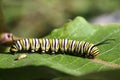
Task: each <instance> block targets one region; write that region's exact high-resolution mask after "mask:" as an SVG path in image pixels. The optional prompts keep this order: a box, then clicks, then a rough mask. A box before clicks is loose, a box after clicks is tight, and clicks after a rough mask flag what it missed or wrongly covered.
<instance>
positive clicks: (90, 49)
mask: <svg viewBox="0 0 120 80" xmlns="http://www.w3.org/2000/svg"><path fill="white" fill-rule="evenodd" d="M93 46H94V45H93V44H92V45H91V46H90V48H89V49H88V53H90V51H91V48H92V47H93Z"/></svg>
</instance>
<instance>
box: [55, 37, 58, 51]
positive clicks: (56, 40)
mask: <svg viewBox="0 0 120 80" xmlns="http://www.w3.org/2000/svg"><path fill="white" fill-rule="evenodd" d="M55 42H56V46H55V51H56V52H57V47H58V45H59V42H58V39H55Z"/></svg>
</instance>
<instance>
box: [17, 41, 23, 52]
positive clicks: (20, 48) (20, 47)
mask: <svg viewBox="0 0 120 80" xmlns="http://www.w3.org/2000/svg"><path fill="white" fill-rule="evenodd" d="M16 46H17V48H18V50H22V46H21V44H20V41H17V44H16Z"/></svg>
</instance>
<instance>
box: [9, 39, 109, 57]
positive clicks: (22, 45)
mask: <svg viewBox="0 0 120 80" xmlns="http://www.w3.org/2000/svg"><path fill="white" fill-rule="evenodd" d="M106 41H107V40H105V41H102V42H99V43H97V44H92V43H88V42H86V41H76V40H70V39H46V38H43V39H37V38H33V39H20V40H17V41H15V42H14V43H13V45H12V46H11V48H10V52H11V53H13V54H15V53H17V52H39V53H51V54H54V53H64V54H72V55H77V56H81V57H86V58H95V56H97V55H98V54H99V49H98V48H97V46H99V45H102V44H105V42H106Z"/></svg>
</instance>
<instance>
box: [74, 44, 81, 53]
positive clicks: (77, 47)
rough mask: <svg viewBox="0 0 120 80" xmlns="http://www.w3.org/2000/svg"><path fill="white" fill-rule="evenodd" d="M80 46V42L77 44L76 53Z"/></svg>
mask: <svg viewBox="0 0 120 80" xmlns="http://www.w3.org/2000/svg"><path fill="white" fill-rule="evenodd" d="M79 45H80V42H78V44H77V47H76V50H75V52H76V53H78V48H79Z"/></svg>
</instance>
